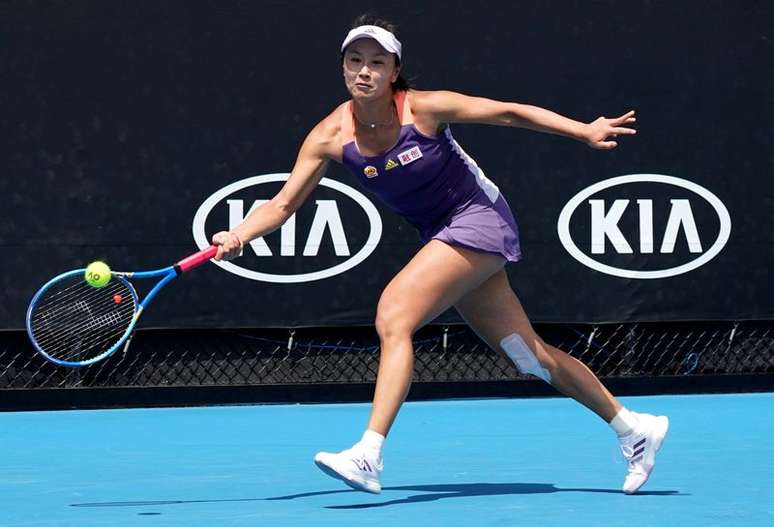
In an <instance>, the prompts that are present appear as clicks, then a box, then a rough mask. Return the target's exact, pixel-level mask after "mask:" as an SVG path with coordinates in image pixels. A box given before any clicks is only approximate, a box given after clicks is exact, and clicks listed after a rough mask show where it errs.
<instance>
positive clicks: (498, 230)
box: [421, 193, 521, 262]
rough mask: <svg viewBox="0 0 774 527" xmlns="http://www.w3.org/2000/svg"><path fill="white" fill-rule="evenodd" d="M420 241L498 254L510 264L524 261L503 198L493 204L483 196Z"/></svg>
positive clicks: (423, 235)
mask: <svg viewBox="0 0 774 527" xmlns="http://www.w3.org/2000/svg"><path fill="white" fill-rule="evenodd" d="M421 238H422V241H423V242H424V243H427V242H428V241H430V240H440V241H442V242H444V243H448V244H449V245H456V246H459V247H463V248H465V249H472V250H474V251H480V252H486V253H495V254H499V255H501V256H502V257H503V258H505V259H506V260H508V261H511V262H518V261H519V260H521V245H520V243H519V228H518V226H517V225H516V220H515V219H514V218H513V213H512V212H511V208H510V207H509V206H508V202H507V201H505V198H504V197H503V196H502V194H500V195H499V196H498V198H497V201H495V202H494V203H492V202H491V201H490V200H489V199H488V198H486V196H484V195H483V193H481V195H480V196H479V197H478V198H476V199H473V200H471V201H470V202H468V203H467V204H465V205H464V206H463V207H460V208H459V209H457V210H456V211H455V212H454V213H453V214H452V215H451V216H450V217H449V218H447V219H446V220H445V221H444V222H443V223H441V224H440V225H439V226H434V227H431V228H428V229H426V230H425V231H424V232H422V233H421Z"/></svg>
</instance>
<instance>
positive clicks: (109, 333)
mask: <svg viewBox="0 0 774 527" xmlns="http://www.w3.org/2000/svg"><path fill="white" fill-rule="evenodd" d="M217 252H218V248H217V246H215V245H213V246H210V247H209V248H207V249H204V250H202V251H199V252H197V253H195V254H192V255H191V256H189V257H187V258H184V259H182V260H180V261H179V262H177V263H176V264H174V265H171V266H169V267H165V268H163V269H157V270H155V271H142V272H120V271H111V272H110V274H111V279H110V281H109V282H108V283H107V285H105V286H104V287H99V288H96V287H92V286H90V285H89V284H88V283H86V280H85V279H84V272H85V271H86V270H85V269H75V270H73V271H68V272H66V273H62V274H60V275H59V276H56V277H54V278H52V279H51V280H49V281H48V282H46V283H45V284H44V285H43V287H41V288H40V290H39V291H38V292H37V293H35V296H34V297H32V300H31V301H30V306H29V308H28V309H27V334H28V335H29V337H30V340H32V345H33V346H34V347H35V350H37V352H38V353H40V354H41V355H43V356H44V357H45V358H46V359H47V360H49V361H51V362H53V363H55V364H59V365H60V366H70V367H79V366H88V365H89V364H94V363H95V362H98V361H101V360H102V359H105V358H107V357H109V356H110V355H112V354H113V353H114V352H115V351H116V350H117V349H119V348H120V347H121V346H122V345H123V346H124V349H126V347H128V346H129V341H130V338H131V335H132V331H133V330H134V327H135V325H136V324H137V319H139V318H140V315H141V314H142V313H143V311H144V310H145V308H146V307H147V306H148V304H149V303H150V301H151V300H153V297H154V296H156V294H158V292H159V291H160V290H161V288H162V287H164V286H165V285H167V284H168V283H169V282H170V281H172V280H173V279H175V278H176V277H178V276H180V275H181V274H183V273H185V272H187V271H190V270H191V269H193V268H195V267H198V266H199V265H201V264H203V263H205V262H207V261H209V260H210V258H212V257H214V256H215V254H217ZM143 278H160V280H159V281H158V282H157V283H156V285H155V286H154V287H153V288H152V289H151V290H150V292H148V294H147V295H146V296H145V298H144V299H143V300H142V302H141V301H140V300H139V298H138V296H137V291H135V289H134V287H133V286H132V283H131V282H130V281H129V280H130V279H143Z"/></svg>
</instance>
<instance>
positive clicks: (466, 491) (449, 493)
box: [70, 483, 690, 509]
mask: <svg viewBox="0 0 774 527" xmlns="http://www.w3.org/2000/svg"><path fill="white" fill-rule="evenodd" d="M382 490H383V491H387V492H389V491H414V492H423V493H424V494H416V495H414V496H408V497H406V498H400V499H395V500H389V501H383V502H379V503H359V504H353V505H331V506H328V507H326V508H328V509H366V508H370V507H386V506H388V505H402V504H408V503H424V502H429V501H437V500H443V499H448V498H466V497H474V496H504V495H515V494H550V493H556V492H591V493H603V494H622V493H621V491H620V490H617V489H588V488H566V489H562V488H558V487H556V486H554V485H550V484H548V483H454V484H438V485H405V486H400V487H384V488H383V489H382ZM333 494H353V495H356V494H357V495H359V494H360V493H359V492H358V491H355V490H326V491H319V492H304V493H301V494H290V495H287V496H275V497H271V498H233V499H213V500H207V499H203V500H165V501H108V502H95V503H73V504H71V505H70V506H71V507H146V506H159V505H180V504H187V503H235V502H249V501H264V500H268V501H276V500H294V499H299V498H309V497H313V496H325V495H333ZM635 496H690V494H686V493H682V492H679V491H676V490H656V491H644V492H638V493H637V494H636V495H635Z"/></svg>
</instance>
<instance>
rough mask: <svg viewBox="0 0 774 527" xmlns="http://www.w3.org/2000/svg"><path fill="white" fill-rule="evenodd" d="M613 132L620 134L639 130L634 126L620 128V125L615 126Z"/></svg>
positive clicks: (629, 133)
mask: <svg viewBox="0 0 774 527" xmlns="http://www.w3.org/2000/svg"><path fill="white" fill-rule="evenodd" d="M613 133H614V134H616V135H618V134H623V135H632V134H636V133H637V130H635V129H634V128H620V127H619V128H613Z"/></svg>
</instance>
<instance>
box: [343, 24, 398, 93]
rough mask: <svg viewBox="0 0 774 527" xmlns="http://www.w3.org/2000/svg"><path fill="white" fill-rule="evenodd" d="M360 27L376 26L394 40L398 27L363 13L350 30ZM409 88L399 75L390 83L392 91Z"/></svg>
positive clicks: (396, 60)
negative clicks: (387, 32) (392, 36)
mask: <svg viewBox="0 0 774 527" xmlns="http://www.w3.org/2000/svg"><path fill="white" fill-rule="evenodd" d="M360 26H377V27H380V28H382V29H386V30H387V31H389V32H390V33H392V34H393V35H395V38H398V26H397V25H395V23H393V22H391V21H389V20H387V19H386V18H381V17H379V16H376V15H372V14H369V13H365V14H362V15H360V16H358V17H357V18H356V19H355V20H354V22H352V27H351V28H350V29H355V28H356V27H360ZM343 58H344V55H343V54H342V59H343ZM395 65H396V66H400V57H399V56H397V55H395ZM409 88H413V86H412V85H411V83H409V81H407V80H406V78H405V77H404V76H403V75H402V74H401V73H399V74H398V78H397V79H395V82H393V83H392V91H406V90H408V89H409Z"/></svg>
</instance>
